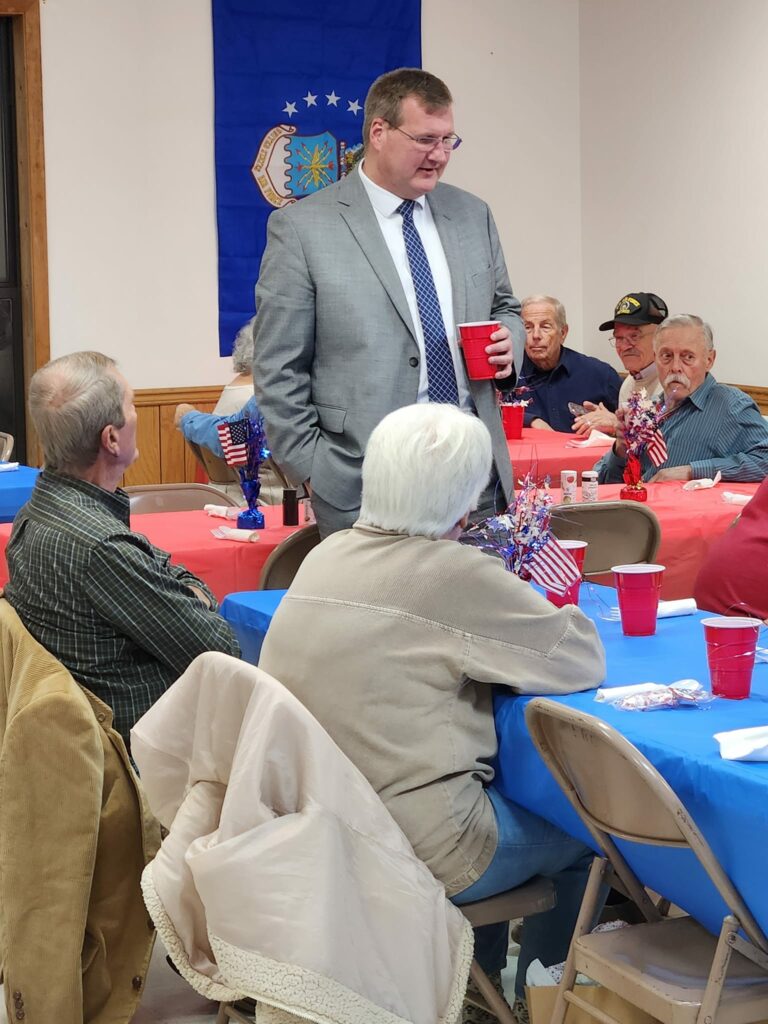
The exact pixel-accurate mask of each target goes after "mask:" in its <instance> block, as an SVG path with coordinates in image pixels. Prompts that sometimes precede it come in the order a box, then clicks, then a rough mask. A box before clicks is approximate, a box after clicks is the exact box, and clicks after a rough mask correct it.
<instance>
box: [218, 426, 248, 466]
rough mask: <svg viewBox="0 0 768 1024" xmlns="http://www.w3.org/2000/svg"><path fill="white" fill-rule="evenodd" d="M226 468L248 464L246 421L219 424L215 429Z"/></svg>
mask: <svg viewBox="0 0 768 1024" xmlns="http://www.w3.org/2000/svg"><path fill="white" fill-rule="evenodd" d="M216 430H217V431H218V434H219V440H220V441H221V447H222V449H223V450H224V458H225V459H226V461H227V465H228V466H245V465H247V463H248V421H247V420H235V422H234V423H219V425H218V426H217V427H216Z"/></svg>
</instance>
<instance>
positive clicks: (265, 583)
mask: <svg viewBox="0 0 768 1024" xmlns="http://www.w3.org/2000/svg"><path fill="white" fill-rule="evenodd" d="M319 543H320V531H319V530H318V528H317V526H316V525H315V523H311V524H310V525H309V526H304V527H302V529H300V530H297V531H296V533H292V534H291V536H290V537H287V538H286V539H285V540H284V541H282V542H281V543H280V544H278V545H277V547H276V548H275V550H274V551H273V552H272V554H271V555H270V556H269V558H268V559H267V560H266V562H265V563H264V568H263V569H262V570H261V576H260V577H259V590H286V589H287V588H288V587H290V585H291V583H293V577H294V576H295V575H296V573H297V572H298V571H299V566H300V565H301V563H302V562H303V561H304V559H305V558H306V556H307V555H308V554H309V552H310V551H311V550H312V548H313V547H315V546H316V545H317V544H319Z"/></svg>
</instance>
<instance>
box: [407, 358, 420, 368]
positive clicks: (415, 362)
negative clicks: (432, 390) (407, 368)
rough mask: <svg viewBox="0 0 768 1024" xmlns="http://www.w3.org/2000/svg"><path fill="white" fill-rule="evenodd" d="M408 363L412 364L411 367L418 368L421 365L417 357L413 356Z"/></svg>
mask: <svg viewBox="0 0 768 1024" xmlns="http://www.w3.org/2000/svg"><path fill="white" fill-rule="evenodd" d="M408 362H409V363H410V364H411V366H418V365H419V360H418V359H417V358H416V356H411V358H410V359H409V360H408Z"/></svg>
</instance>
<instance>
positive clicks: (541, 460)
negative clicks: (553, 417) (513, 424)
mask: <svg viewBox="0 0 768 1024" xmlns="http://www.w3.org/2000/svg"><path fill="white" fill-rule="evenodd" d="M578 436H579V435H578V434H560V433H557V432H556V431H553V430H535V429H534V428H533V427H525V428H523V436H522V438H521V440H519V441H507V447H508V448H509V457H510V459H511V460H512V469H513V471H514V474H515V477H514V478H515V481H516V482H517V481H518V480H522V478H523V477H524V476H526V475H527V474H528V473H529V472H530V473H533V475H534V477H535V479H536V480H539V481H541V480H543V479H544V477H545V476H548V477H549V478H550V480H551V482H552V485H553V487H557V486H558V485H559V484H560V471H561V470H563V469H575V470H577V471H578V472H579V474H581V473H583V471H584V470H585V469H592V467H593V466H594V464H595V463H596V462H597V460H598V459H601V458H602V457H603V455H605V453H606V452H607V451H608V449H609V448H610V446H611V443H612V442H607V443H606V444H605V445H603V446H602V447H600V448H567V447H566V441H573V440H574V439H577V438H578Z"/></svg>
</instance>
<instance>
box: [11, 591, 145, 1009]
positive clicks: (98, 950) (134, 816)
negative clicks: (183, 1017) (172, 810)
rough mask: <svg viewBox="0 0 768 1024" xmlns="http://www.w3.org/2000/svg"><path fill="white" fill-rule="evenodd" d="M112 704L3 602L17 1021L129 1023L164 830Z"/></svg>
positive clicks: (141, 973)
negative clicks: (143, 879)
mask: <svg viewBox="0 0 768 1024" xmlns="http://www.w3.org/2000/svg"><path fill="white" fill-rule="evenodd" d="M111 726H112V712H111V710H110V709H109V707H107V705H106V704H104V703H102V702H101V701H100V700H98V699H97V698H96V697H94V696H93V694H91V693H89V692H88V691H87V690H85V689H83V688H82V687H80V686H78V684H77V683H76V682H75V681H74V679H73V678H72V676H71V675H70V674H69V672H67V670H66V669H65V668H64V667H63V666H62V665H61V664H60V663H59V662H58V661H56V659H55V658H54V657H53V656H52V655H51V654H49V653H48V652H47V651H46V650H45V649H44V648H43V647H41V646H40V644H38V643H37V641H35V640H34V639H33V638H32V637H31V636H30V634H29V633H28V632H27V631H26V629H25V628H24V626H23V625H22V623H21V620H20V619H19V617H18V616H17V614H16V612H15V611H14V610H13V608H11V606H10V605H9V604H8V602H7V601H0V969H1V970H2V973H3V975H4V985H5V1003H6V1009H7V1013H8V1019H9V1020H10V1021H13V1022H15V1021H26V1024H38V1022H46V1024H53V1022H55V1024H120V1022H122V1021H128V1020H130V1018H131V1017H132V1016H133V1013H134V1011H135V1010H136V1006H137V1004H138V1000H139V999H140V997H141V993H142V990H143V987H144V979H145V977H146V972H147V968H148V965H149V957H150V954H151V951H152V943H153V939H154V932H153V930H152V927H151V923H150V922H148V919H147V913H146V910H145V909H144V906H143V902H142V899H141V891H140V888H139V879H140V876H141V872H142V869H143V867H144V865H145V864H146V863H147V861H148V860H149V859H151V857H152V856H154V853H155V851H156V849H157V846H158V843H159V829H158V825H157V823H156V822H155V821H154V819H153V818H152V816H151V814H150V812H149V810H148V808H147V806H146V803H145V801H144V799H143V796H142V792H141V788H140V786H139V783H138V779H137V777H136V775H135V773H134V772H133V770H132V768H131V765H130V761H129V759H128V755H127V752H126V749H125V746H124V744H123V741H122V739H121V738H120V737H119V736H118V734H117V733H116V732H115V731H114V730H113V729H112V727H111Z"/></svg>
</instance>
